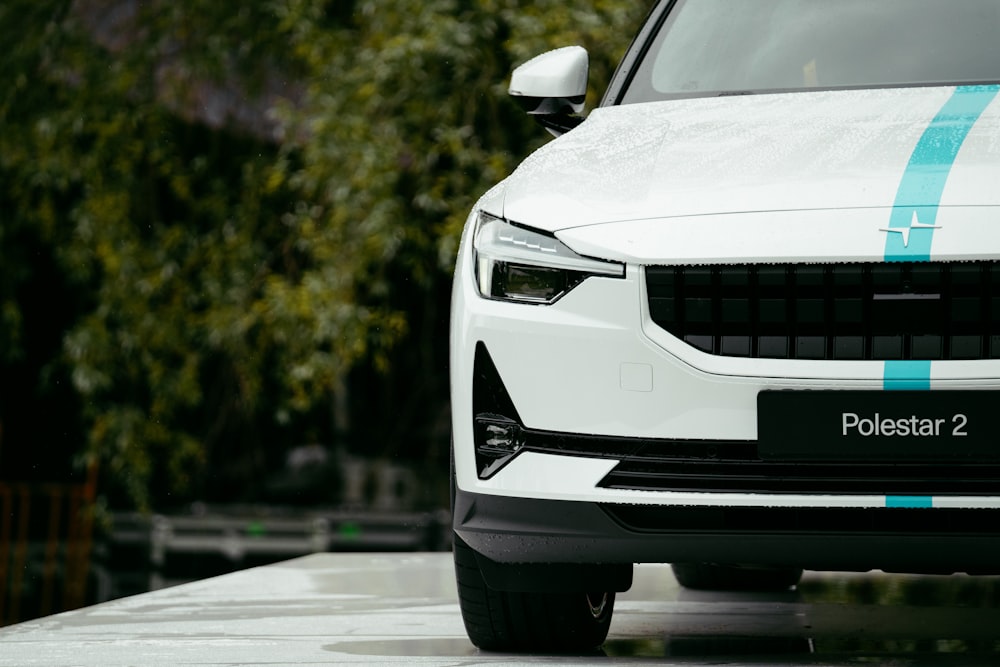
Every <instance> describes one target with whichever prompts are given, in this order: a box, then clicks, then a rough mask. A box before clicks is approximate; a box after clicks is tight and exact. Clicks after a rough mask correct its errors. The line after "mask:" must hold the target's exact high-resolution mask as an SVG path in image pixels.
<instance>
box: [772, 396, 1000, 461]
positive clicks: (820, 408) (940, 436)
mask: <svg viewBox="0 0 1000 667" xmlns="http://www.w3.org/2000/svg"><path fill="white" fill-rule="evenodd" d="M998 399H1000V392H993V391H762V392H760V393H759V394H758V395H757V438H758V454H759V456H760V457H761V458H762V459H764V460H765V461H821V460H822V461H885V462H894V461H895V462H913V461H927V462H931V461H949V462H955V461H969V462H972V461H982V462H986V461H1000V447H998V443H997V424H998V423H1000V409H998V408H1000V400H998Z"/></svg>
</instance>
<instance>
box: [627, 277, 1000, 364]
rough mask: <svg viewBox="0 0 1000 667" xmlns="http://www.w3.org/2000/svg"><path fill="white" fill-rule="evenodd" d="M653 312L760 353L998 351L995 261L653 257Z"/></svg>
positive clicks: (946, 354) (673, 329)
mask: <svg viewBox="0 0 1000 667" xmlns="http://www.w3.org/2000/svg"><path fill="white" fill-rule="evenodd" d="M646 287H647V292H648V299H649V310H650V315H651V317H652V319H653V321H654V322H655V323H656V324H657V325H658V326H660V327H661V328H663V329H665V330H666V331H668V332H669V333H671V334H672V335H674V336H676V337H677V338H679V339H681V340H683V341H685V342H686V343H688V344H689V345H692V346H693V347H696V348H698V349H700V350H702V351H703V352H708V353H710V354H716V355H722V356H731V357H753V358H763V359H769V358H770V359H836V360H893V359H900V360H918V359H919V360H948V359H1000V262H996V261H980V262H893V263H857V264H823V265H818V264H774V265H734V266H730V265H720V266H651V267H647V268H646Z"/></svg>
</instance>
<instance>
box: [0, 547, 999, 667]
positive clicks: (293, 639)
mask: <svg viewBox="0 0 1000 667" xmlns="http://www.w3.org/2000/svg"><path fill="white" fill-rule="evenodd" d="M609 662H613V663H619V662H624V663H629V664H637V663H656V664H660V665H663V664H684V665H742V664H747V665H750V664H752V665H761V664H767V665H774V664H807V665H857V664H860V663H870V664H886V663H891V664H894V665H907V666H910V665H941V664H947V665H986V664H1000V578H996V577H983V578H972V577H965V576H952V577H918V576H903V575H886V574H881V573H869V574H863V575H858V574H851V575H845V574H832V573H807V575H806V577H805V579H804V580H803V583H802V585H801V586H800V587H799V590H797V591H794V592H788V593H786V594H779V595H759V594H732V593H730V594H704V593H692V592H689V591H684V590H681V589H679V588H678V586H677V584H676V582H675V581H674V579H673V577H672V576H671V574H670V569H669V567H667V566H662V565H642V566H638V567H637V569H636V577H635V585H634V586H633V588H632V590H631V591H630V592H628V593H625V594H623V595H621V596H620V597H619V601H618V605H617V607H616V609H615V617H614V620H613V622H612V627H611V634H610V636H609V638H608V642H607V643H606V645H605V646H604V648H603V650H602V651H601V652H599V653H595V654H593V655H586V656H508V655H500V654H492V653H485V652H480V651H478V650H477V649H476V648H475V647H474V646H472V644H470V643H469V641H468V639H467V638H466V637H465V632H464V629H463V626H462V620H461V617H460V615H459V610H458V603H457V600H456V596H455V584H454V580H453V577H452V565H451V555H450V554H447V553H434V554H395V555H384V554H329V553H324V554H316V555H312V556H306V557H303V558H299V559H295V560H291V561H287V562H285V563H280V564H277V565H269V566H266V567H260V568H256V569H252V570H245V571H241V572H236V573H233V574H229V575H225V576H221V577H216V578H214V579H208V580H205V581H200V582H195V583H191V584H184V585H181V586H176V587H174V588H168V589H164V590H160V591H155V592H153V593H146V594H143V595H138V596H135V597H131V598H125V599H121V600H116V601H113V602H109V603H106V604H102V605H98V606H95V607H90V608H87V609H81V610H78V611H73V612H68V613H65V614H60V615H57V616H51V617H48V618H44V619H39V620H36V621H30V622H27V623H22V624H19V625H14V626H10V627H7V628H0V665H2V666H7V665H9V666H11V667H30V666H32V665H45V666H46V667H58V666H69V665H94V666H98V665H100V666H102V667H110V666H117V665H143V666H156V665H201V666H206V665H359V664H366V665H371V664H379V665H384V664H408V665H409V664H419V665H470V664H536V663H545V664H574V665H584V664H607V663H609Z"/></svg>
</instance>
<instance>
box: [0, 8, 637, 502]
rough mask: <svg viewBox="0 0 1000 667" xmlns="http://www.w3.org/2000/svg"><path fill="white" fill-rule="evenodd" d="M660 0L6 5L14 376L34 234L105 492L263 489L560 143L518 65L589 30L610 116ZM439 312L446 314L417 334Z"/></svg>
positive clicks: (2, 295)
mask: <svg viewBox="0 0 1000 667" xmlns="http://www.w3.org/2000/svg"><path fill="white" fill-rule="evenodd" d="M129 8H130V9H129ZM126 10H128V11H126ZM644 12H645V7H636V6H634V4H633V3H626V2H623V1H620V0H589V1H587V2H580V3H573V6H572V7H569V6H567V5H566V3H557V2H554V1H550V0H543V1H541V2H532V3H529V2H521V1H518V0H480V1H478V2H472V3H460V2H457V0H430V1H424V2H416V1H415V0H400V1H399V2H396V3H392V4H391V5H386V4H385V3H379V2H374V1H364V0H356V1H354V2H345V1H344V0H331V1H328V2H321V1H319V0H273V1H270V2H259V3H249V4H246V5H245V6H242V5H241V6H240V7H239V8H234V6H233V5H231V4H228V3H218V2H214V1H213V0H175V1H173V2H144V3H131V2H114V1H103V2H100V1H96V0H91V1H89V2H75V3H70V2H68V1H65V0H64V1H56V0H47V1H41V0H8V1H7V2H5V3H4V4H3V6H2V7H0V40H2V41H3V43H4V44H7V45H9V46H8V53H9V57H6V58H5V59H4V60H3V61H2V62H0V77H2V79H0V82H2V83H3V84H4V85H3V86H2V89H0V90H2V92H0V125H2V127H3V129H4V131H3V132H2V133H0V179H2V180H0V207H2V208H0V212H2V219H0V251H2V252H3V258H4V262H3V265H2V266H0V277H2V280H0V364H3V363H4V362H9V361H11V360H13V359H15V358H17V355H18V353H19V350H20V349H21V347H20V346H21V341H22V338H23V335H22V334H23V331H24V322H23V314H24V308H23V303H24V302H23V299H24V298H25V297H24V296H23V289H22V288H23V286H25V285H29V284H36V283H37V280H38V276H37V275H35V274H33V270H34V269H33V263H32V261H31V259H30V257H26V256H24V254H23V252H22V251H23V250H24V248H25V247H26V245H25V244H26V243H27V241H26V239H29V240H33V241H32V242H36V243H40V244H42V245H43V246H45V247H46V248H48V249H49V250H50V251H51V253H52V254H53V255H54V257H55V258H56V260H57V266H58V270H59V271H60V272H61V276H60V280H61V282H60V284H62V285H64V289H65V290H67V291H68V293H69V294H70V296H71V301H72V304H73V312H74V313H76V314H75V315H74V318H75V321H73V322H72V323H70V324H67V330H66V331H65V332H64V335H63V336H62V340H63V344H62V350H61V352H60V353H57V354H55V355H54V356H53V358H52V359H50V360H49V361H48V362H46V367H49V368H55V367H58V366H60V364H65V365H66V366H67V367H68V368H69V371H68V372H69V373H70V377H71V379H72V384H73V386H74V387H75V390H76V392H77V394H78V395H79V397H80V399H81V405H82V411H83V415H82V417H83V423H84V426H85V433H84V438H85V439H86V446H85V447H81V449H80V451H81V452H85V454H86V457H90V458H95V459H99V460H100V461H102V467H103V470H104V471H105V473H106V479H108V480H109V481H110V483H111V484H112V486H114V487H116V488H118V489H120V490H122V492H123V493H125V494H126V495H127V497H128V498H129V499H131V501H132V502H134V503H136V504H138V505H140V506H147V505H149V503H150V502H151V501H155V502H157V503H161V502H164V501H165V498H167V497H168V494H180V495H179V496H177V495H174V496H171V497H185V494H188V495H203V494H205V493H208V492H210V491H212V490H214V491H215V492H218V491H219V485H220V484H221V485H222V486H223V487H225V488H230V486H231V487H233V488H235V487H236V486H238V485H240V484H242V485H244V486H245V485H246V484H248V483H252V482H254V481H255V480H259V478H260V476H261V475H262V474H263V473H264V472H266V466H267V465H268V464H269V462H272V463H273V461H274V460H275V458H276V456H277V455H278V454H280V452H281V451H283V449H284V448H286V447H287V446H288V445H290V444H296V443H298V442H301V441H302V440H303V439H304V438H305V437H307V435H308V434H314V433H316V432H318V431H319V432H322V431H324V429H326V430H328V429H329V422H330V412H331V411H332V410H333V408H332V407H331V406H332V405H333V404H334V401H333V395H334V394H335V393H336V392H339V391H342V390H343V387H344V385H345V383H346V382H348V378H349V372H350V371H351V369H352V368H355V367H357V366H358V364H362V363H364V364H368V363H371V364H373V365H374V366H375V367H377V368H379V369H382V371H383V372H391V371H392V368H391V365H392V362H393V360H394V359H396V357H395V356H394V355H395V354H396V353H395V352H393V350H394V346H395V345H397V344H398V343H399V342H400V341H401V340H403V339H408V340H410V341H411V343H412V344H413V345H414V346H415V347H418V348H419V347H427V346H432V345H435V346H439V345H440V338H441V335H440V326H439V323H440V321H441V313H446V312H447V307H446V305H445V304H436V302H434V300H436V299H437V298H438V297H437V295H439V294H440V293H441V292H442V289H443V288H445V289H446V287H445V286H446V284H447V282H448V280H449V278H450V272H451V264H452V262H453V257H454V252H455V249H456V247H457V240H458V235H459V233H460V230H461V227H462V224H463V223H464V220H465V217H466V215H467V213H468V210H469V208H470V207H471V205H472V204H473V202H474V201H475V199H476V197H478V196H479V195H480V194H481V193H482V192H484V191H485V190H486V189H487V188H488V187H489V186H491V185H492V184H493V183H495V182H496V181H498V180H500V179H501V178H503V177H504V176H505V175H506V174H507V173H509V172H510V170H511V169H512V168H513V167H514V166H515V165H516V164H517V162H518V161H519V160H520V159H522V158H523V156H524V155H525V154H527V152H528V151H530V150H531V149H532V148H534V147H536V146H537V145H539V143H540V142H541V141H543V140H544V137H545V134H544V133H543V132H542V131H541V130H540V129H539V128H538V127H537V126H535V125H534V124H533V123H532V122H531V121H530V120H529V119H527V118H526V117H525V116H524V115H523V114H521V113H520V112H519V111H518V110H517V109H516V108H515V105H513V104H512V103H511V102H510V101H509V100H508V99H507V97H506V93H505V85H506V82H507V79H508V76H509V72H510V70H511V69H512V67H513V66H515V65H517V64H519V63H521V62H523V61H524V60H526V59H528V58H529V57H531V56H533V55H536V54H537V53H539V52H541V51H544V50H547V49H549V48H553V47H556V46H562V45H566V44H575V43H579V44H582V45H584V46H586V47H587V48H588V49H589V50H590V51H591V58H592V83H593V87H594V90H592V91H591V95H590V96H589V97H590V104H591V105H593V104H594V103H595V102H596V100H597V99H598V97H597V96H598V94H599V93H600V91H601V89H602V88H603V85H604V83H605V82H606V81H607V80H608V78H609V77H610V74H611V71H612V68H613V66H614V63H615V62H616V61H617V59H618V58H619V57H620V55H621V53H622V51H623V50H624V48H625V46H626V45H627V40H628V39H629V37H630V36H631V34H632V33H633V32H634V30H635V28H636V27H637V25H638V22H639V20H640V19H641V18H642V14H643V13H644ZM272 108H274V109H277V111H276V112H275V113H272V112H270V111H268V110H269V109H272ZM19 253H21V254H20V255H19ZM33 280H34V281H35V282H34V283H33V282H32V281H33ZM31 296H32V298H35V297H37V295H31ZM430 306H434V308H433V310H435V312H436V313H437V315H436V316H435V317H436V320H435V321H436V322H438V325H436V326H437V328H434V327H424V326H423V325H421V326H419V327H417V326H415V323H418V322H420V321H421V318H422V317H424V316H425V315H423V314H422V313H425V311H428V310H431V308H430ZM427 317H429V316H427ZM421 332H423V333H421ZM436 354H437V356H440V355H439V353H436ZM425 356H426V358H436V357H435V354H428V355H425ZM424 372H425V373H430V374H437V375H440V376H443V368H442V367H439V368H426V369H424ZM42 377H45V376H42ZM39 382H40V383H43V382H44V380H43V379H41V378H40V379H39ZM435 386H436V387H437V389H438V390H439V393H440V392H441V391H443V390H441V387H443V386H445V381H444V379H443V377H442V378H441V380H440V381H439V382H438V383H437V384H436V385H435ZM438 398H441V397H440V396H439V397H438ZM6 418H7V419H8V420H9V419H10V418H11V417H10V416H9V415H8V416H7V417H6ZM376 453H377V452H376ZM237 459H238V460H239V462H238V463H237V462H235V461H236V460H237ZM220 470H228V471H229V472H222V473H220V472H219V471H220ZM227 485H230V486H227Z"/></svg>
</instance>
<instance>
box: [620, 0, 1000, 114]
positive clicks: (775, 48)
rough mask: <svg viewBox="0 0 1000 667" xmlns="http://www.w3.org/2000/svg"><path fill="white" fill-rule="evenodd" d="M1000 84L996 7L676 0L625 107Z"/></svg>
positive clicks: (977, 3)
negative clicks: (705, 98)
mask: <svg viewBox="0 0 1000 667" xmlns="http://www.w3.org/2000/svg"><path fill="white" fill-rule="evenodd" d="M997 81H1000V0H878V1H877V2H876V1H874V0H680V1H679V2H678V3H677V5H676V6H675V7H674V9H673V10H672V11H671V12H670V14H669V16H668V17H667V19H666V21H665V22H664V23H663V25H662V26H661V28H660V30H659V32H658V34H657V35H656V36H655V38H654V39H653V42H652V44H651V45H650V49H649V50H648V51H647V52H646V54H645V56H644V58H643V60H642V62H641V63H640V64H639V66H638V69H637V70H636V74H635V76H634V77H633V78H632V80H631V82H630V83H629V86H628V89H627V90H626V93H625V96H624V98H623V102H626V103H628V102H645V101H652V100H660V99H669V98H675V97H692V96H700V95H720V94H733V93H748V92H764V91H777V90H803V89H815V88H850V87H883V86H907V85H933V84H958V83H985V82H997Z"/></svg>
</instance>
